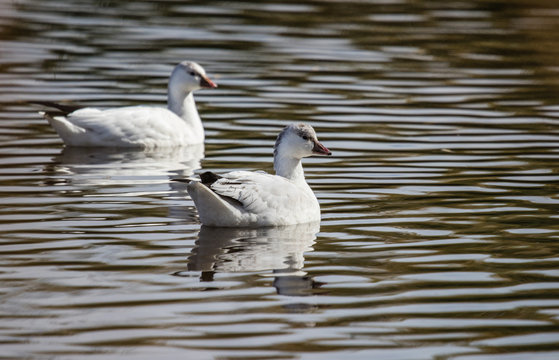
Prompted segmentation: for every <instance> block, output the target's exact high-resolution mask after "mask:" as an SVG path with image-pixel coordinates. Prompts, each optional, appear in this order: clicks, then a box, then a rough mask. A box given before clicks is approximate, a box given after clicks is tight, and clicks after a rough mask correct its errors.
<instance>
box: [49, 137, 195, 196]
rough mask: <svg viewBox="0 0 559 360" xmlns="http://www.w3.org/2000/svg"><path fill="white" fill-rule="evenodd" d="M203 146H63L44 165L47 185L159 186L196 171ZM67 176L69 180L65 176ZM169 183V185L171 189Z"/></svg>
mask: <svg viewBox="0 0 559 360" xmlns="http://www.w3.org/2000/svg"><path fill="white" fill-rule="evenodd" d="M203 157H204V145H203V144H198V145H192V146H184V147H172V148H161V149H154V150H123V149H119V148H88V147H65V148H64V149H63V150H62V152H61V153H60V154H59V155H57V156H56V157H54V158H53V162H52V163H50V164H48V165H47V166H45V172H46V173H47V175H50V176H51V177H50V178H47V179H46V180H45V183H46V184H47V185H60V184H61V183H71V184H72V185H120V184H130V183H131V181H134V182H135V183H136V184H139V183H142V184H148V183H161V179H162V178H163V179H169V178H173V177H177V176H190V175H192V174H193V173H194V171H195V170H197V169H199V168H200V161H201V160H202V159H203ZM68 175H69V176H70V177H69V178H68V177H66V176H68ZM172 185H173V183H171V186H172Z"/></svg>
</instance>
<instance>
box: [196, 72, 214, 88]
mask: <svg viewBox="0 0 559 360" xmlns="http://www.w3.org/2000/svg"><path fill="white" fill-rule="evenodd" d="M200 86H201V87H203V88H207V89H215V88H216V87H217V84H216V83H214V82H213V81H211V80H210V78H209V77H207V76H206V75H202V76H200Z"/></svg>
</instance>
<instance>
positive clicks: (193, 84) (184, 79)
mask: <svg viewBox="0 0 559 360" xmlns="http://www.w3.org/2000/svg"><path fill="white" fill-rule="evenodd" d="M216 87H217V84H216V83H214V82H213V81H211V80H210V78H209V77H208V76H207V75H206V71H205V70H204V68H203V67H201V66H200V65H198V64H197V63H195V62H193V61H183V62H181V63H180V64H178V65H177V66H176V67H175V69H174V70H173V72H172V73H171V77H170V79H169V92H172V93H182V94H185V95H186V94H189V93H191V92H192V91H195V90H198V89H201V88H209V89H213V88H216Z"/></svg>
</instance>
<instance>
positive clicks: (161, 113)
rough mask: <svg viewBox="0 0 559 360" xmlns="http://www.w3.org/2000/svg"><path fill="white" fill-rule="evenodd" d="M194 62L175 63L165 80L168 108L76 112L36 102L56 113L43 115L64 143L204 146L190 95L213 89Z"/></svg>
mask: <svg viewBox="0 0 559 360" xmlns="http://www.w3.org/2000/svg"><path fill="white" fill-rule="evenodd" d="M216 87H217V85H216V84H215V83H214V82H213V81H211V80H210V79H209V78H208V77H207V76H206V72H205V71H204V69H203V68H202V67H201V66H200V65H198V64H197V63H195V62H190V61H183V62H181V63H180V64H178V65H177V66H176V67H175V69H174V70H173V72H172V73H171V77H170V78H169V84H168V93H167V108H163V107H154V106H143V105H142V106H126V107H119V108H114V109H104V110H101V109H97V108H91V107H87V108H79V107H76V106H67V105H61V104H56V103H52V102H35V103H37V104H41V105H45V106H49V107H54V108H56V109H58V110H59V111H54V112H41V114H42V115H43V116H44V117H45V118H46V119H47V120H48V121H49V123H50V124H51V126H52V127H53V128H54V129H55V130H56V132H57V133H58V135H59V136H60V137H61V138H62V140H63V141H64V143H65V144H66V145H70V146H100V147H128V148H144V149H153V148H156V147H170V146H184V145H193V144H200V143H203V142H204V128H203V126H202V121H201V120H200V116H199V115H198V111H197V110H196V104H195V102H194V96H193V94H192V93H193V92H194V91H195V90H198V89H200V88H216Z"/></svg>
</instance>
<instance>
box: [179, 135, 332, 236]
mask: <svg viewBox="0 0 559 360" xmlns="http://www.w3.org/2000/svg"><path fill="white" fill-rule="evenodd" d="M311 155H331V152H330V151H329V150H328V149H327V148H326V147H324V145H322V144H321V143H319V142H318V140H317V138H316V134H315V132H314V129H313V128H312V127H310V126H308V125H305V124H292V125H290V126H287V127H286V128H285V129H284V130H283V131H282V132H281V133H280V134H279V136H278V138H277V140H276V144H275V146H274V169H275V170H276V175H271V174H267V173H264V172H251V171H233V172H229V173H226V174H222V175H216V174H214V173H210V172H206V173H204V174H202V175H201V182H199V181H190V183H189V184H188V186H187V190H188V193H189V195H190V197H191V198H192V200H193V201H194V204H195V205H196V208H197V209H198V214H199V217H200V221H201V222H202V224H204V225H208V226H225V227H254V226H280V225H294V224H301V223H307V222H313V221H320V205H319V203H318V200H317V198H316V196H315V195H314V193H313V191H312V189H311V188H310V186H309V185H308V184H307V182H306V181H305V176H304V172H303V166H302V164H301V159H302V158H303V157H307V156H311Z"/></svg>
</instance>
